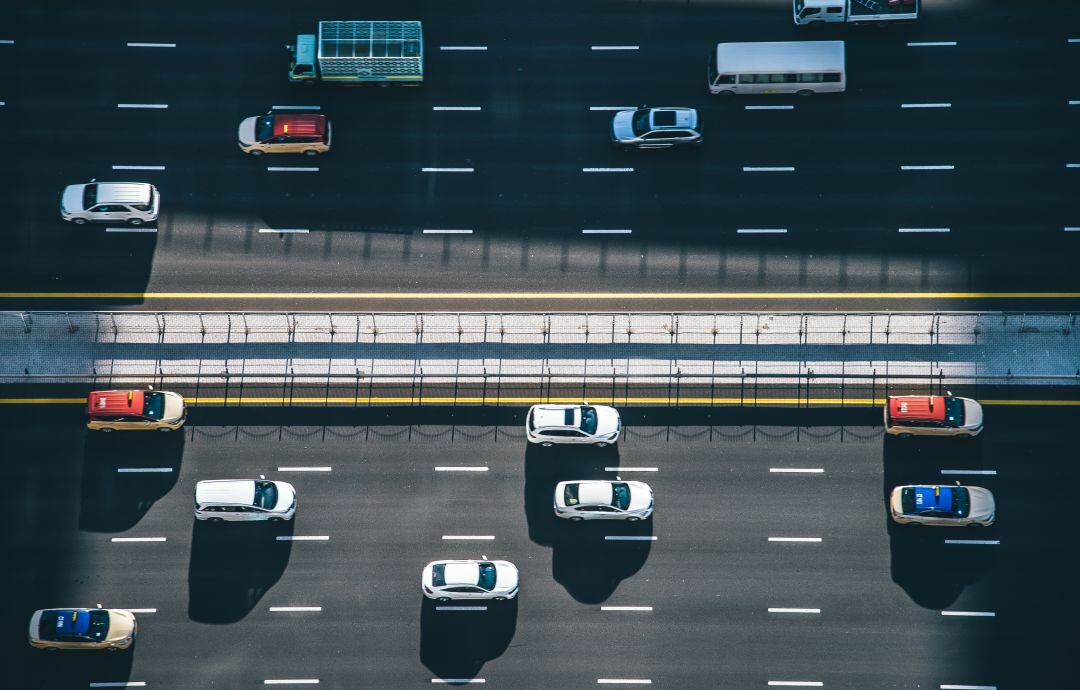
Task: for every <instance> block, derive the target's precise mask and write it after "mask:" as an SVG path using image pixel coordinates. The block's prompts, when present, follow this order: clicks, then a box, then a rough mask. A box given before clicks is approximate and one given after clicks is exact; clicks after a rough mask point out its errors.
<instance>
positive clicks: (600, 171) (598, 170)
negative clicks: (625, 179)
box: [581, 168, 634, 173]
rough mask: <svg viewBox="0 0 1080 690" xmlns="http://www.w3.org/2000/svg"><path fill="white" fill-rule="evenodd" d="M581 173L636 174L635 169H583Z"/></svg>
mask: <svg viewBox="0 0 1080 690" xmlns="http://www.w3.org/2000/svg"><path fill="white" fill-rule="evenodd" d="M581 172H587V173H609V172H610V173H623V172H634V169H633V168H582V169H581Z"/></svg>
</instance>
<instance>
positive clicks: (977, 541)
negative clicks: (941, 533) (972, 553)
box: [945, 539, 1001, 546]
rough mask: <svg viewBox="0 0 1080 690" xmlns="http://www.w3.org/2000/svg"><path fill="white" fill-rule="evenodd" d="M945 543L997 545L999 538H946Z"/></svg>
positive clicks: (999, 541) (999, 542)
mask: <svg viewBox="0 0 1080 690" xmlns="http://www.w3.org/2000/svg"><path fill="white" fill-rule="evenodd" d="M945 543H946V544H963V545H972V546H998V545H999V544H1001V540H1000V539H946V540H945Z"/></svg>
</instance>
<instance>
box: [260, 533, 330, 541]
mask: <svg viewBox="0 0 1080 690" xmlns="http://www.w3.org/2000/svg"><path fill="white" fill-rule="evenodd" d="M274 539H275V540H276V541H330V535H328V534H306V535H283V534H279V535H278V536H276V537H274Z"/></svg>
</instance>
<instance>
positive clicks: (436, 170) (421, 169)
mask: <svg viewBox="0 0 1080 690" xmlns="http://www.w3.org/2000/svg"><path fill="white" fill-rule="evenodd" d="M475 170H476V169H475V168H420V172H456V173H462V172H469V173H471V172H474V171H475Z"/></svg>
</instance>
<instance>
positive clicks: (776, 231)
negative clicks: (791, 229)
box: [735, 228, 787, 235]
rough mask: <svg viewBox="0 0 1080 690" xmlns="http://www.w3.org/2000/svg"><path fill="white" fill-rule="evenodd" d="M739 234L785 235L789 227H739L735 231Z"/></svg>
mask: <svg viewBox="0 0 1080 690" xmlns="http://www.w3.org/2000/svg"><path fill="white" fill-rule="evenodd" d="M735 233H736V234H738V235H784V234H787V228H739V229H738V230H736V231H735Z"/></svg>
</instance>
